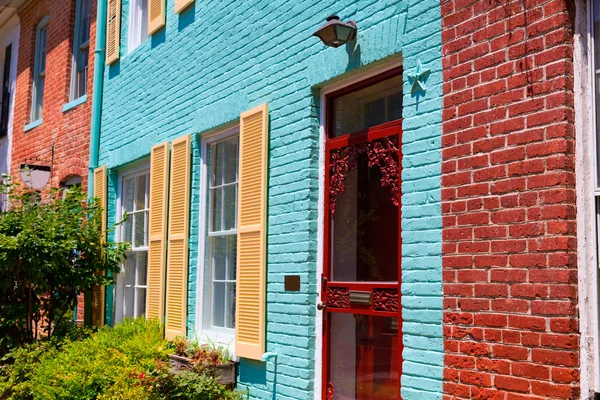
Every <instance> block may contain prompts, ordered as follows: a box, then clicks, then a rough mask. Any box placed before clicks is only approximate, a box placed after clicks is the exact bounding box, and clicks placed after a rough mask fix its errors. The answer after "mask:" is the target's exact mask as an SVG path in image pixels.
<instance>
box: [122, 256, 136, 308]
mask: <svg viewBox="0 0 600 400" xmlns="http://www.w3.org/2000/svg"><path fill="white" fill-rule="evenodd" d="M136 262H137V257H136V254H135V253H134V252H129V253H127V261H126V263H125V289H124V296H123V301H124V305H123V306H124V310H125V311H124V316H125V317H132V316H133V304H134V295H135V291H134V285H135V266H136Z"/></svg>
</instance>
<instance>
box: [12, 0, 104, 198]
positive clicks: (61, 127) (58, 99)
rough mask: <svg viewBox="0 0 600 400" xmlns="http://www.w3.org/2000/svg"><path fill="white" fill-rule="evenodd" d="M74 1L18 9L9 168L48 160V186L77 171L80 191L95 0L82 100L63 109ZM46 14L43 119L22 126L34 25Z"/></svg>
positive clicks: (87, 129) (86, 145)
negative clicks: (49, 182)
mask: <svg viewBox="0 0 600 400" xmlns="http://www.w3.org/2000/svg"><path fill="white" fill-rule="evenodd" d="M75 4H76V1H75V0H52V1H51V0H39V1H32V2H31V3H29V4H28V5H27V6H26V7H25V8H24V9H23V10H22V11H21V12H20V13H19V19H20V22H21V39H20V43H19V62H18V67H17V68H18V70H17V94H16V103H15V117H14V137H13V153H12V163H11V164H12V167H11V171H12V174H13V175H14V176H17V175H18V173H19V166H20V165H21V164H22V163H26V162H29V163H32V164H41V165H51V164H52V152H51V149H52V146H54V164H53V165H52V178H51V179H52V181H51V186H52V187H54V188H57V187H60V185H61V183H63V182H64V181H65V180H66V179H68V178H69V177H72V176H75V175H76V176H80V177H81V179H82V183H83V188H84V190H85V188H86V186H87V174H88V170H87V166H88V158H89V135H90V118H91V111H92V101H91V97H92V87H93V64H94V48H95V38H96V23H95V21H96V1H92V16H91V21H92V22H91V26H90V51H89V58H88V65H89V67H88V86H87V101H86V102H85V103H83V104H80V105H78V106H76V107H74V108H72V109H70V110H68V111H66V112H63V106H64V105H65V104H67V103H69V92H70V87H71V65H72V51H73V50H72V47H73V38H74V35H73V29H74V24H75ZM46 15H48V16H49V22H48V55H47V58H46V65H47V67H46V79H45V89H44V101H43V112H42V118H43V123H42V124H41V125H40V126H38V127H36V128H33V129H31V130H28V131H27V132H26V131H25V126H26V125H27V124H28V123H30V122H31V121H30V112H31V89H32V85H33V79H32V75H33V65H34V57H33V55H34V53H35V36H36V27H37V24H38V23H39V22H40V21H41V19H42V18H43V17H44V16H46Z"/></svg>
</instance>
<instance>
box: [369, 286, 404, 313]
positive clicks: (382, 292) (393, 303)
mask: <svg viewBox="0 0 600 400" xmlns="http://www.w3.org/2000/svg"><path fill="white" fill-rule="evenodd" d="M373 310H376V311H390V312H393V311H398V290H397V289H373Z"/></svg>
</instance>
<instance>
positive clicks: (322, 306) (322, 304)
mask: <svg viewBox="0 0 600 400" xmlns="http://www.w3.org/2000/svg"><path fill="white" fill-rule="evenodd" d="M326 308H327V302H326V301H322V302H320V303H319V304H317V310H319V311H323V310H325V309H326Z"/></svg>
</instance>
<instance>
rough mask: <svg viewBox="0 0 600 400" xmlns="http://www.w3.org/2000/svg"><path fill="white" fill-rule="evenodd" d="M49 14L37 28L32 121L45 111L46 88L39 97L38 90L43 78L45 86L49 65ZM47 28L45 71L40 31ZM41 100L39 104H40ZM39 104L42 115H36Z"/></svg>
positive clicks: (36, 119) (40, 117)
mask: <svg viewBox="0 0 600 400" xmlns="http://www.w3.org/2000/svg"><path fill="white" fill-rule="evenodd" d="M48 20H49V18H48V16H45V17H44V18H42V20H41V21H40V23H39V24H38V25H37V28H36V30H35V59H34V63H33V85H32V89H31V113H30V118H29V119H30V122H35V121H39V120H41V119H42V117H43V112H44V90H42V93H41V97H40V98H39V99H38V91H39V90H40V88H39V85H40V81H41V78H43V79H44V87H45V80H46V69H47V67H48V65H47V63H46V61H47V60H46V59H47V55H48V40H49V35H48V33H49V29H48ZM44 29H45V30H46V54H45V55H44V71H41V70H40V69H41V58H42V54H41V53H42V45H41V43H40V32H41V31H42V30H44ZM38 100H39V104H38ZM38 106H39V108H40V115H36V109H37V107H38Z"/></svg>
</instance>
